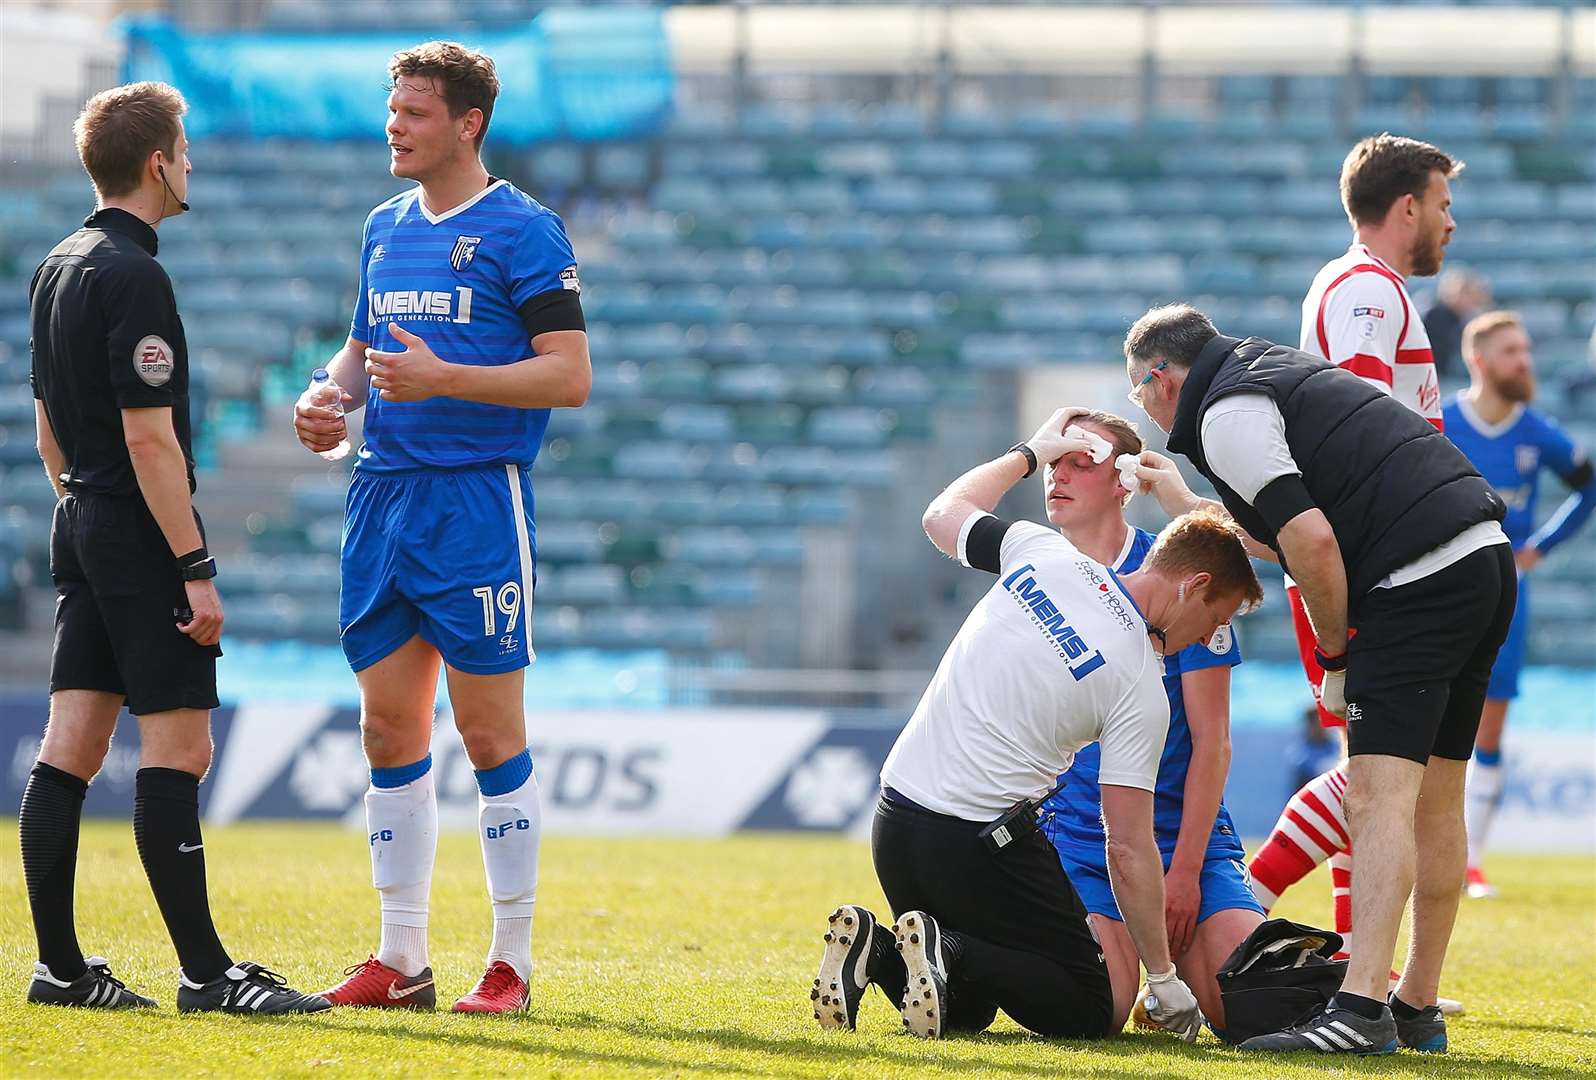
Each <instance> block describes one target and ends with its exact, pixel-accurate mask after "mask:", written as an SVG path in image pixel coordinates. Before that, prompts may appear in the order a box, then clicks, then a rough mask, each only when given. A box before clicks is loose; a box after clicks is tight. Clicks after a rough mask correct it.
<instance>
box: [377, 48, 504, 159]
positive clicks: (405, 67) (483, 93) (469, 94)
mask: <svg viewBox="0 0 1596 1080" xmlns="http://www.w3.org/2000/svg"><path fill="white" fill-rule="evenodd" d="M388 76H389V78H391V79H392V80H393V81H394V82H398V81H399V79H401V78H404V77H407V76H408V77H412V78H421V79H431V80H432V81H433V83H434V85H435V86H436V88H437V91H438V96H439V97H440V98H442V99H443V104H444V106H445V107H446V108H447V109H448V110H449V115H450V116H452V117H457V118H458V117H460V116H463V115H465V113H466V111H467V110H469V109H480V110H481V111H482V127H481V128H479V129H478V130H477V137H476V146H477V149H478V150H480V149H482V140H483V139H484V138H486V137H487V134H488V121H489V120H492V119H493V103H494V102H495V101H497V100H498V98H499V72H498V69H497V68H495V67H494V66H493V59H492V57H490V56H488V55H487V54H486V53H483V52H479V51H477V50H476V49H471V48H467V47H466V46H464V45H462V44H460V43H459V42H458V41H428V42H425V43H423V44H421V45H416V46H413V47H412V48H409V49H401V50H399V51H398V52H396V53H394V54H393V59H391V60H389V61H388Z"/></svg>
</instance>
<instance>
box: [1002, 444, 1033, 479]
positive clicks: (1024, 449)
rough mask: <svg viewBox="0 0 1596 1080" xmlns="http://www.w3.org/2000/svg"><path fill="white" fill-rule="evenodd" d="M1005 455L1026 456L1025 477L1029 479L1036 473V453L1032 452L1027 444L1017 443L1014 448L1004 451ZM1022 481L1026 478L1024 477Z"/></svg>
mask: <svg viewBox="0 0 1596 1080" xmlns="http://www.w3.org/2000/svg"><path fill="white" fill-rule="evenodd" d="M1004 453H1005V454H1024V455H1025V476H1026V477H1029V476H1030V475H1031V474H1032V473H1034V472H1035V471H1036V451H1035V450H1032V449H1031V448H1030V447H1029V446H1027V445H1026V444H1025V443H1022V442H1017V443H1015V444H1014V445H1013V446H1011V447H1009V448H1008V449H1007V450H1006V451H1004ZM1022 479H1024V477H1022Z"/></svg>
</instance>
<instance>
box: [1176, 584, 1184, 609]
mask: <svg viewBox="0 0 1596 1080" xmlns="http://www.w3.org/2000/svg"><path fill="white" fill-rule="evenodd" d="M1185 602H1186V583H1185V582H1184V581H1182V582H1181V583H1180V584H1179V585H1176V586H1175V603H1177V604H1184V603H1185Z"/></svg>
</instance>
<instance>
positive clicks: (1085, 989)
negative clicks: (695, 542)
mask: <svg viewBox="0 0 1596 1080" xmlns="http://www.w3.org/2000/svg"><path fill="white" fill-rule="evenodd" d="M1087 411H1088V410H1086V409H1060V410H1058V411H1057V412H1055V413H1054V414H1053V415H1052V417H1050V418H1049V419H1048V421H1047V423H1045V424H1043V425H1042V427H1041V429H1040V430H1039V431H1037V433H1036V434H1035V435H1033V436H1032V437H1031V438H1030V439H1029V440H1027V441H1026V442H1023V443H1018V444H1016V445H1015V446H1014V447H1013V448H1011V449H1010V450H1008V451H1006V452H1005V453H1004V454H1003V455H1002V456H1001V457H999V458H997V459H995V460H993V461H989V462H987V463H986V464H984V465H980V466H978V467H976V468H975V469H972V470H971V471H969V472H967V473H965V474H964V475H963V476H961V477H959V478H958V479H957V480H955V481H954V482H953V483H952V484H951V485H950V486H949V487H948V488H947V489H946V490H945V491H943V492H942V494H941V495H939V496H937V498H936V499H935V500H934V501H933V502H932V503H931V505H930V507H929V508H927V510H926V513H925V518H924V524H925V529H926V534H927V535H928V536H929V537H930V538H931V541H932V542H933V543H934V544H936V546H937V547H938V548H939V549H940V550H941V551H943V552H945V553H946V554H948V555H950V556H953V557H956V558H957V559H958V560H959V561H960V562H962V563H964V564H965V565H966V566H969V567H971V568H972V569H976V570H983V571H986V572H988V573H993V574H996V575H997V581H996V582H995V583H994V584H993V586H992V588H991V590H990V591H989V592H988V593H987V594H986V596H984V597H983V598H982V599H981V601H980V602H979V603H978V604H977V605H976V607H975V609H974V611H972V612H971V613H970V616H969V618H967V619H966V620H965V623H964V626H963V627H962V628H961V629H960V630H959V633H958V635H957V636H956V637H955V638H954V639H953V643H952V644H951V645H950V646H949V647H948V651H947V653H946V654H945V655H944V656H943V658H942V662H941V664H940V665H939V666H938V668H937V671H936V674H935V675H934V676H933V677H932V680H931V684H930V686H928V687H927V688H926V691H925V694H924V696H923V697H921V699H920V704H919V705H918V706H917V707H916V709H915V711H914V715H913V717H911V718H910V720H909V723H908V725H907V726H906V727H905V728H904V730H903V733H902V734H901V735H900V736H899V737H898V741H897V744H896V745H895V746H894V747H893V748H892V753H891V754H890V755H889V756H888V758H887V762H886V765H885V766H884V767H883V769H882V773H881V785H882V791H881V801H880V803H879V805H878V806H877V808H876V816H875V823H874V829H873V834H872V851H873V856H874V860H875V867H876V875H877V877H878V878H879V880H880V882H881V887H882V890H883V891H884V892H885V893H886V896H887V901H888V903H890V904H891V905H892V910H893V913H894V915H895V917H896V919H897V922H896V925H894V926H893V928H892V930H891V931H890V932H888V931H886V930H884V929H883V928H882V927H881V926H879V925H878V924H877V921H876V918H875V916H874V915H873V914H872V913H871V912H869V911H867V910H866V909H865V908H863V907H862V906H858V905H852V904H847V905H843V906H841V907H839V908H837V909H836V910H835V911H834V912H833V913H832V915H831V917H830V926H829V928H828V931H827V934H826V948H825V953H824V957H823V959H822V961H821V967H820V975H819V978H818V979H817V980H816V982H815V985H814V987H813V989H812V991H811V1001H812V1004H813V1006H814V1012H815V1015H816V1018H817V1019H818V1020H819V1021H820V1023H821V1025H822V1026H823V1027H828V1028H842V1027H846V1028H849V1029H851V1028H853V1027H854V1025H855V1022H856V1018H857V1016H858V1010H859V1002H860V1000H861V999H862V998H863V996H864V992H865V990H866V989H867V988H868V987H869V985H870V984H871V983H872V982H873V983H876V984H878V985H879V986H880V987H881V989H882V991H883V992H884V993H885V994H886V995H887V996H888V998H889V999H891V1000H892V1002H893V1003H894V1004H895V1005H897V1006H898V1007H899V1009H900V1011H901V1013H902V1016H903V1023H904V1024H905V1025H906V1026H907V1027H908V1029H909V1030H910V1031H911V1032H913V1033H914V1034H916V1035H919V1036H922V1037H926V1038H937V1037H939V1036H941V1035H942V1034H943V1033H944V1032H946V1031H981V1030H983V1029H984V1028H986V1027H987V1026H988V1025H990V1024H991V1023H992V1020H993V1019H994V1017H995V1016H996V1015H997V1010H998V1009H1000V1008H1001V1009H1002V1010H1003V1011H1004V1012H1006V1013H1008V1014H1009V1015H1010V1016H1011V1017H1013V1018H1014V1019H1015V1020H1016V1021H1018V1022H1019V1023H1020V1024H1022V1025H1024V1026H1025V1027H1027V1028H1029V1029H1030V1030H1032V1031H1034V1032H1037V1033H1038V1034H1041V1035H1050V1036H1063V1037H1070V1038H1101V1037H1103V1036H1106V1035H1108V1034H1110V1032H1111V1030H1112V1021H1113V1019H1114V1016H1113V1014H1114V993H1113V987H1112V985H1111V976H1110V973H1109V970H1108V967H1107V965H1106V964H1105V963H1104V959H1103V954H1102V951H1101V949H1100V948H1099V946H1098V943H1097V941H1096V940H1095V939H1094V937H1093V935H1092V932H1091V930H1090V928H1089V927H1088V925H1087V921H1086V910H1085V908H1084V907H1083V905H1082V904H1081V901H1080V899H1079V897H1077V896H1076V894H1075V890H1074V889H1073V888H1072V887H1071V885H1070V882H1069V879H1068V878H1067V877H1066V876H1065V874H1064V870H1063V868H1062V866H1061V865H1060V863H1059V858H1058V854H1057V852H1055V851H1054V849H1053V846H1052V845H1051V844H1050V843H1048V841H1047V839H1046V838H1045V837H1044V836H1043V835H1042V834H1041V832H1040V830H1039V829H1038V828H1037V820H1036V807H1037V805H1038V804H1039V803H1040V802H1041V801H1042V800H1043V799H1044V798H1045V797H1046V796H1047V795H1048V794H1049V793H1050V792H1051V790H1053V789H1054V788H1055V787H1056V786H1057V785H1056V780H1057V777H1058V776H1059V775H1060V774H1061V773H1065V772H1067V770H1068V769H1069V767H1070V762H1071V759H1072V758H1073V756H1074V754H1075V752H1076V751H1077V750H1079V749H1080V748H1081V747H1083V746H1085V745H1087V744H1088V743H1092V742H1097V743H1100V744H1101V747H1102V768H1101V773H1100V780H1101V783H1102V798H1103V817H1104V820H1105V822H1106V826H1107V852H1108V869H1109V876H1110V880H1111V881H1112V883H1113V888H1114V894H1115V896H1116V897H1118V898H1119V902H1120V907H1121V909H1122V911H1123V913H1124V916H1125V923H1126V926H1127V927H1128V929H1129V931H1130V935H1131V939H1132V940H1133V941H1134V943H1135V945H1136V949H1137V952H1138V953H1139V954H1140V955H1141V957H1142V960H1143V962H1144V964H1145V965H1146V967H1147V971H1148V1015H1149V1017H1150V1018H1151V1019H1152V1021H1153V1022H1155V1023H1156V1024H1158V1025H1159V1026H1160V1027H1164V1028H1167V1029H1168V1030H1170V1031H1173V1032H1176V1033H1177V1034H1180V1035H1181V1036H1183V1037H1184V1038H1185V1039H1187V1040H1188V1041H1190V1040H1192V1039H1195V1038H1196V1036H1197V1032H1198V1029H1199V1028H1200V1026H1201V1023H1202V1014H1201V1012H1200V1011H1199V1009H1198V1006H1197V1000H1196V998H1195V997H1193V995H1192V993H1191V991H1190V990H1189V989H1188V988H1187V987H1186V985H1185V983H1183V982H1182V981H1181V980H1180V978H1179V977H1178V976H1177V975H1176V974H1175V968H1174V965H1173V963H1172V962H1171V960H1170V953H1169V942H1168V937H1167V932H1166V929H1165V921H1164V867H1163V862H1162V860H1161V858H1160V856H1159V851H1158V846H1157V844H1156V842H1155V841H1154V837H1153V787H1154V781H1155V779H1156V777H1157V773H1158V762H1159V755H1160V752H1161V751H1162V749H1163V745H1164V736H1165V733H1166V731H1167V729H1168V726H1169V701H1168V699H1167V697H1166V696H1165V694H1164V688H1163V681H1162V676H1163V663H1162V657H1163V655H1164V654H1166V653H1170V652H1173V651H1178V650H1180V649H1182V648H1185V647H1186V646H1188V645H1191V644H1193V643H1195V642H1197V641H1204V640H1207V639H1208V638H1209V637H1210V636H1211V635H1212V634H1213V633H1214V632H1215V631H1216V630H1217V629H1218V628H1219V627H1220V626H1223V625H1224V624H1226V623H1228V622H1229V621H1230V620H1231V618H1233V617H1234V616H1235V615H1236V614H1237V613H1238V612H1239V611H1240V610H1241V609H1242V608H1243V606H1247V605H1252V604H1256V603H1257V602H1258V600H1259V598H1260V597H1261V590H1260V587H1259V585H1258V579H1257V577H1256V576H1255V575H1254V574H1253V571H1252V567H1251V564H1250V563H1249V561H1248V558H1247V553H1246V551H1245V550H1244V549H1243V547H1242V543H1241V539H1240V537H1239V535H1238V534H1237V533H1236V531H1235V530H1234V528H1233V527H1232V526H1231V525H1230V524H1229V523H1228V521H1227V519H1225V518H1224V517H1223V516H1222V515H1218V514H1213V513H1209V512H1199V513H1193V514H1187V515H1184V516H1182V517H1180V518H1178V519H1177V520H1175V521H1174V522H1171V523H1170V525H1169V526H1168V527H1166V528H1165V529H1164V531H1163V532H1162V533H1161V534H1160V535H1159V537H1158V540H1157V542H1156V543H1155V545H1154V546H1153V548H1152V550H1151V551H1150V552H1149V553H1148V555H1147V558H1146V561H1145V562H1144V563H1143V565H1142V568H1141V569H1140V570H1138V571H1137V572H1135V573H1133V574H1128V575H1125V576H1124V577H1116V576H1115V575H1114V574H1113V572H1112V571H1110V570H1109V569H1108V568H1107V567H1105V566H1103V565H1102V564H1101V563H1098V562H1094V561H1093V560H1092V559H1090V558H1088V557H1087V556H1085V555H1084V554H1082V553H1081V552H1080V551H1079V550H1078V549H1077V548H1075V547H1074V546H1073V545H1071V544H1070V542H1069V541H1068V540H1066V539H1065V538H1064V537H1063V536H1061V535H1059V533H1057V532H1055V531H1054V530H1052V529H1049V528H1046V527H1044V526H1041V525H1037V524H1033V523H1031V522H1008V521H1004V520H1002V519H1001V518H998V517H995V516H993V514H992V508H993V507H995V506H996V505H997V503H998V501H999V500H1000V499H1001V498H1002V497H1003V495H1004V494H1005V493H1006V492H1007V491H1008V490H1009V488H1011V487H1013V486H1014V485H1015V484H1017V483H1019V482H1020V481H1021V480H1024V479H1025V478H1027V477H1029V476H1031V475H1032V474H1033V473H1035V472H1036V471H1037V468H1038V466H1039V465H1049V466H1050V465H1051V464H1052V463H1054V462H1056V461H1058V460H1059V459H1061V458H1063V457H1064V456H1065V455H1067V454H1075V453H1083V452H1084V453H1090V452H1092V451H1093V449H1094V446H1095V443H1096V442H1097V441H1100V440H1097V441H1094V440H1092V439H1090V438H1088V437H1087V436H1086V435H1085V434H1084V433H1082V432H1080V431H1079V429H1077V430H1075V431H1069V432H1067V431H1066V428H1068V427H1069V426H1070V423H1071V421H1072V420H1073V419H1074V418H1076V417H1077V416H1081V415H1084V414H1085V413H1086V412H1087Z"/></svg>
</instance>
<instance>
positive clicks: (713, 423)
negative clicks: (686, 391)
mask: <svg viewBox="0 0 1596 1080" xmlns="http://www.w3.org/2000/svg"><path fill="white" fill-rule="evenodd" d="M659 431H660V434H661V435H664V436H666V437H667V438H671V439H680V440H682V441H684V442H694V443H717V442H729V441H731V439H732V437H733V425H732V414H731V410H730V409H728V408H727V407H726V406H724V405H708V404H685V403H683V404H678V405H673V406H672V407H671V408H669V409H665V410H663V411H662V412H661V413H660V414H659Z"/></svg>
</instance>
